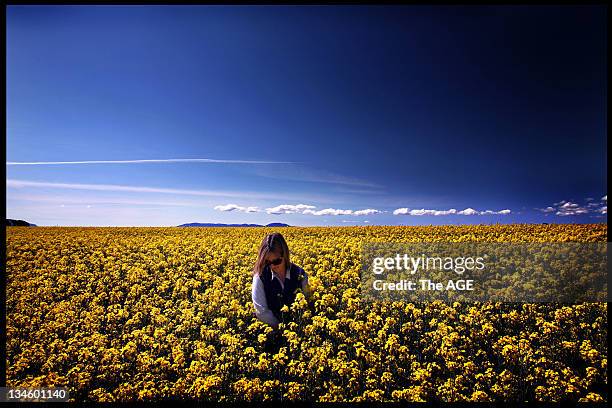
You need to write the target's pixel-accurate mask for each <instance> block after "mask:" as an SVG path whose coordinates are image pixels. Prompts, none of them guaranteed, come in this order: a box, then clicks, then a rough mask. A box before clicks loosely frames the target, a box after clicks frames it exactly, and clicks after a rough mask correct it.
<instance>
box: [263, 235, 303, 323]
mask: <svg viewBox="0 0 612 408" xmlns="http://www.w3.org/2000/svg"><path fill="white" fill-rule="evenodd" d="M299 289H301V290H302V291H303V292H304V294H307V290H308V276H307V275H306V272H305V271H304V269H302V268H300V267H299V266H297V265H295V264H294V263H292V262H291V261H290V259H289V248H288V247H287V242H285V238H283V236H282V235H281V234H280V233H278V232H277V233H273V234H269V235H267V236H266V237H265V238H264V240H263V241H262V242H261V245H260V247H259V255H258V256H257V262H255V267H254V268H253V286H252V297H253V305H254V306H255V314H256V316H257V318H258V319H259V320H261V321H262V322H264V323H267V324H269V325H270V326H272V327H273V328H275V329H276V328H278V324H279V323H280V322H282V321H283V319H282V313H281V309H282V307H283V306H285V305H287V306H291V304H292V303H293V301H294V300H295V295H296V294H297V291H298V290H299Z"/></svg>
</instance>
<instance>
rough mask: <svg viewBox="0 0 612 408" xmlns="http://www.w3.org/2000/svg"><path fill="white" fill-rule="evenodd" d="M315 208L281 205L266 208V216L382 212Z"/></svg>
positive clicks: (300, 205)
mask: <svg viewBox="0 0 612 408" xmlns="http://www.w3.org/2000/svg"><path fill="white" fill-rule="evenodd" d="M315 208H316V206H314V205H306V204H296V205H294V204H281V205H278V206H276V207H271V208H266V212H267V213H268V214H296V213H297V214H304V215H356V216H359V215H372V214H379V213H381V212H382V211H379V210H376V209H374V208H367V209H364V210H356V211H354V210H346V209H337V208H324V209H322V210H315Z"/></svg>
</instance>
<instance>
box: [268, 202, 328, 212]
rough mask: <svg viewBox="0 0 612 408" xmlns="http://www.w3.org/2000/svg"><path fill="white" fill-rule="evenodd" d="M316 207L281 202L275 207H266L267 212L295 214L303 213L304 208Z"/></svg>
mask: <svg viewBox="0 0 612 408" xmlns="http://www.w3.org/2000/svg"><path fill="white" fill-rule="evenodd" d="M312 208H316V207H315V206H314V205H307V204H295V205H294V204H281V205H277V206H276V207H271V208H266V212H267V213H268V214H295V213H303V212H304V211H305V210H309V209H312Z"/></svg>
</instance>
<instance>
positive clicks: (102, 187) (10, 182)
mask: <svg viewBox="0 0 612 408" xmlns="http://www.w3.org/2000/svg"><path fill="white" fill-rule="evenodd" d="M6 186H7V187H11V188H25V187H40V188H57V189H71V190H91V191H114V192H132V193H161V194H175V195H194V196H207V197H240V198H242V197H245V196H248V197H253V198H262V199H270V198H276V199H278V198H283V197H284V198H286V197H287V194H269V193H265V194H262V193H258V192H251V191H222V190H183V189H175V188H159V187H146V186H123V185H114V184H79V183H51V182H42V181H31V180H15V179H7V180H6Z"/></svg>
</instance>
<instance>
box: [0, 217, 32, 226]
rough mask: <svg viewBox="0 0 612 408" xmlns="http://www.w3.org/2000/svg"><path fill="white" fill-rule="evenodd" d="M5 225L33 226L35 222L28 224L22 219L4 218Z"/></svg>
mask: <svg viewBox="0 0 612 408" xmlns="http://www.w3.org/2000/svg"><path fill="white" fill-rule="evenodd" d="M4 226H5V227H35V226H36V224H30V223H29V222H27V221H24V220H11V219H10V218H7V219H6V223H5V224H4Z"/></svg>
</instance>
